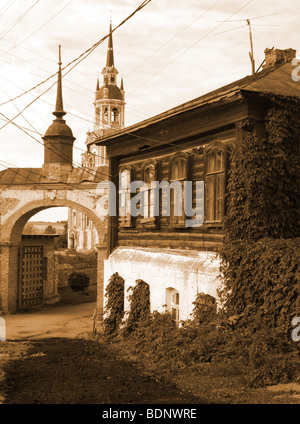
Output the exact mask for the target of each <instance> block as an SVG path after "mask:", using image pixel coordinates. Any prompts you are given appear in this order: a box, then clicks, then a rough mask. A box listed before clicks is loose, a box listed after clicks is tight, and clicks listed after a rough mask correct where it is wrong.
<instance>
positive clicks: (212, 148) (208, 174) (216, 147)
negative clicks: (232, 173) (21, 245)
mask: <svg viewBox="0 0 300 424" xmlns="http://www.w3.org/2000/svg"><path fill="white" fill-rule="evenodd" d="M218 152H221V153H222V154H223V168H222V169H220V170H218V169H216V170H214V171H213V172H212V171H208V165H209V163H208V161H209V156H210V155H211V154H212V153H216V154H217V153H218ZM215 160H216V159H215ZM227 162H228V149H227V146H226V145H224V144H223V143H221V142H218V143H213V144H211V145H209V146H207V147H206V148H205V149H204V170H205V203H204V217H205V220H204V224H205V225H207V226H217V227H220V226H222V223H223V218H224V216H225V195H226V180H227ZM218 176H219V177H221V178H222V182H221V184H222V186H221V190H222V193H223V194H222V197H219V198H217V179H218ZM209 178H211V179H212V181H213V196H212V197H211V196H209V193H208V191H209V182H208V181H209ZM211 198H212V199H213V217H210V216H209V215H210V213H209V210H208V209H209V201H210V199H211ZM218 200H219V201H220V200H221V208H220V214H221V216H220V217H219V218H218V216H217V214H218V210H217V209H218V208H217V201H218Z"/></svg>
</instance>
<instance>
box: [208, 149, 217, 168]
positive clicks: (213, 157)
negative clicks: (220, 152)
mask: <svg viewBox="0 0 300 424" xmlns="http://www.w3.org/2000/svg"><path fill="white" fill-rule="evenodd" d="M215 165H216V153H215V151H213V152H211V153H209V154H208V155H207V172H208V173H210V172H215V170H216V166H215Z"/></svg>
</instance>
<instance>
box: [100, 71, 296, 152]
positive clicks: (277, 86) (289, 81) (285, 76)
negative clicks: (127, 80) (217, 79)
mask: <svg viewBox="0 0 300 424" xmlns="http://www.w3.org/2000/svg"><path fill="white" fill-rule="evenodd" d="M293 71H295V66H293V65H292V64H291V63H285V64H280V65H275V66H273V67H270V68H268V69H265V70H263V71H261V72H258V73H257V74H254V75H249V76H247V77H245V78H242V79H240V80H238V81H235V82H233V83H230V84H227V85H225V86H223V87H221V88H219V89H217V90H214V91H211V92H209V93H207V94H205V95H203V96H200V97H197V98H195V99H193V100H190V101H188V102H186V103H183V104H181V105H179V106H176V107H174V108H172V109H169V110H167V111H165V112H163V113H161V114H159V115H156V116H154V117H152V118H149V119H146V120H144V121H141V122H139V123H137V124H134V125H131V126H129V127H127V128H125V129H123V130H120V131H118V132H116V133H114V134H110V135H108V136H106V137H102V138H101V139H99V141H98V143H97V142H96V144H106V143H105V141H106V140H108V139H112V138H117V137H119V136H121V135H123V134H128V133H130V132H134V131H136V130H138V129H141V128H145V127H147V126H149V125H151V124H154V123H156V122H160V121H163V120H164V119H168V118H169V117H171V116H174V115H177V114H179V113H182V112H185V111H188V110H190V109H195V108H197V107H200V106H204V105H208V104H210V103H215V102H219V101H221V100H224V99H229V98H231V97H234V96H237V95H238V94H240V95H241V94H242V93H243V92H257V93H265V94H274V95H280V96H285V97H295V98H299V99H300V81H299V82H296V81H294V80H293V78H292V74H293Z"/></svg>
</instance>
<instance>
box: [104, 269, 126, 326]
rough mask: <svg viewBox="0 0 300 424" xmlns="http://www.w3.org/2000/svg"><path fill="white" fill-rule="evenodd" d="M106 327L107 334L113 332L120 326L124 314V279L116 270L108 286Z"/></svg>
mask: <svg viewBox="0 0 300 424" xmlns="http://www.w3.org/2000/svg"><path fill="white" fill-rule="evenodd" d="M105 296H106V297H107V302H106V305H105V310H104V313H105V316H106V317H105V319H104V328H105V333H106V334H113V333H115V332H116V331H117V329H118V328H119V325H120V323H121V321H122V319H123V316H124V279H123V278H122V277H120V275H119V274H118V273H117V272H116V273H114V274H113V275H112V276H111V277H110V280H109V283H108V285H107V287H106V293H105Z"/></svg>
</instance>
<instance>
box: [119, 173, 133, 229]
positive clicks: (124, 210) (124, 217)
mask: <svg viewBox="0 0 300 424" xmlns="http://www.w3.org/2000/svg"><path fill="white" fill-rule="evenodd" d="M130 183H131V169H130V167H126V168H123V169H121V170H120V178H119V224H120V227H130V226H131V214H130V199H131V194H130Z"/></svg>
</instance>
